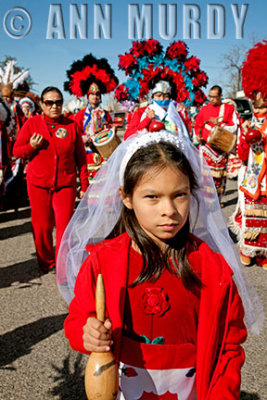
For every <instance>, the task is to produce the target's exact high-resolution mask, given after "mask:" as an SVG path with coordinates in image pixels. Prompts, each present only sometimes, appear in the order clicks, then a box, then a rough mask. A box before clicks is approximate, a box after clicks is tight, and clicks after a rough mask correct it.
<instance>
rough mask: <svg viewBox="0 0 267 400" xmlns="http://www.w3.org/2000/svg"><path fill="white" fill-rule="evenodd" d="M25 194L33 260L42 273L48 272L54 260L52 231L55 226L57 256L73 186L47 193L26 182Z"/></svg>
mask: <svg viewBox="0 0 267 400" xmlns="http://www.w3.org/2000/svg"><path fill="white" fill-rule="evenodd" d="M28 195H29V199H30V206H31V220H32V229H33V237H34V244H35V248H36V254H37V261H38V264H39V266H40V268H41V269H42V270H43V271H48V270H49V269H51V268H53V267H54V266H55V261H56V257H55V255H54V250H53V229H54V226H56V256H57V252H58V249H59V245H60V241H61V238H62V235H63V233H64V230H65V228H66V226H67V224H68V222H69V220H70V218H71V216H72V214H73V211H74V206H75V198H76V187H65V188H61V189H59V190H55V191H51V190H50V189H46V188H41V187H38V186H34V185H31V184H29V183H28Z"/></svg>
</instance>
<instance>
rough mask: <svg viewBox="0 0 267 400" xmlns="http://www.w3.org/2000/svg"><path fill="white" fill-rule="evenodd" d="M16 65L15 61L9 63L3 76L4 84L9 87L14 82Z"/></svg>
mask: <svg viewBox="0 0 267 400" xmlns="http://www.w3.org/2000/svg"><path fill="white" fill-rule="evenodd" d="M15 64H16V61H15V60H10V61H8V62H7V64H6V67H5V72H4V76H3V84H4V85H8V84H10V83H11V82H12V79H10V78H12V77H13V70H14V65H15Z"/></svg>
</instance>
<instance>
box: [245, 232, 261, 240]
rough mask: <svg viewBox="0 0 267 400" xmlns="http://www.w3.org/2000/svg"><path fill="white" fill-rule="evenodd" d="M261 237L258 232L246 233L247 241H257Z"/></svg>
mask: <svg viewBox="0 0 267 400" xmlns="http://www.w3.org/2000/svg"><path fill="white" fill-rule="evenodd" d="M258 236H259V233H257V232H246V233H245V235H244V237H245V239H250V240H255V239H257V237H258Z"/></svg>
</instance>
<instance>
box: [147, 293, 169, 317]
mask: <svg viewBox="0 0 267 400" xmlns="http://www.w3.org/2000/svg"><path fill="white" fill-rule="evenodd" d="M142 300H143V307H144V311H145V313H146V314H153V315H157V316H158V317H159V316H161V315H163V314H164V313H165V311H167V310H168V309H169V307H170V304H169V302H168V298H167V295H166V293H165V292H164V291H163V289H162V288H160V287H152V288H146V291H145V293H144V294H143V296H142Z"/></svg>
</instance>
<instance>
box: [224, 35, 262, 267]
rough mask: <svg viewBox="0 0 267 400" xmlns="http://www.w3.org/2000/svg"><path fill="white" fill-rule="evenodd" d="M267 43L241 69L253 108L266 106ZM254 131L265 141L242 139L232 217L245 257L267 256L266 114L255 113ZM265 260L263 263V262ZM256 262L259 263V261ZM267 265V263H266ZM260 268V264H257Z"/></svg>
mask: <svg viewBox="0 0 267 400" xmlns="http://www.w3.org/2000/svg"><path fill="white" fill-rule="evenodd" d="M266 54H267V42H266V41H264V42H263V43H257V44H256V45H255V46H254V47H253V48H252V49H250V50H249V52H248V56H247V60H246V61H245V62H244V64H243V67H242V71H241V73H242V78H243V86H244V91H245V94H246V96H247V97H249V98H250V99H251V101H252V103H253V106H254V107H256V108H258V107H260V106H262V107H265V108H266V107H267V80H266V65H267V64H266V63H267V56H266ZM251 129H256V130H258V131H259V132H261V137H262V139H261V140H260V141H259V142H258V143H256V144H251V145H249V144H248V142H247V141H246V135H245V134H244V133H242V134H241V136H240V144H239V147H238V154H239V157H240V158H241V160H242V161H243V162H244V166H243V167H242V169H241V170H240V175H239V179H238V188H239V195H238V203H237V207H236V210H235V212H234V214H233V216H232V218H231V220H232V229H233V231H234V232H235V233H236V234H237V235H238V239H239V247H240V251H241V252H242V254H243V255H245V256H246V257H255V256H262V257H263V258H266V257H267V231H266V227H267V178H266V177H267V174H266V172H267V171H266V165H267V164H266V160H267V149H266V143H267V140H266V137H267V136H266V135H267V115H266V114H265V115H263V114H261V115H256V114H255V113H254V115H253V118H252V122H251ZM263 261H264V260H263ZM256 262H257V260H256ZM264 263H265V264H267V260H265V262H264ZM257 264H259V265H260V263H258V262H257Z"/></svg>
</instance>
